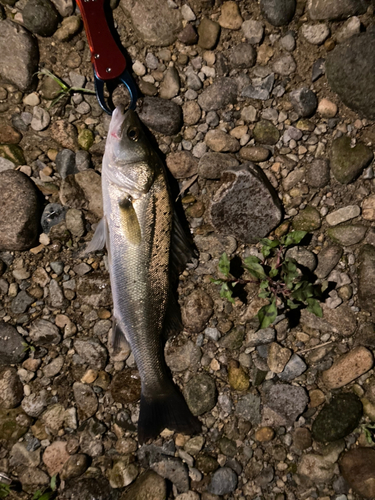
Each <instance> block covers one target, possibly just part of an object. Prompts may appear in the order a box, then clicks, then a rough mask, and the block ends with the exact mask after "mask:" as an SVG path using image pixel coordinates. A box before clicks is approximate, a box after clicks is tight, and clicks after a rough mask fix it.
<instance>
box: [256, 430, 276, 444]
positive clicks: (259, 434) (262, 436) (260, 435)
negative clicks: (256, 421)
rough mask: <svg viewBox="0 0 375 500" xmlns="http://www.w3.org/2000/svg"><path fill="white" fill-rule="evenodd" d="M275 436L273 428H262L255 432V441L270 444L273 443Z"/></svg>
mask: <svg viewBox="0 0 375 500" xmlns="http://www.w3.org/2000/svg"><path fill="white" fill-rule="evenodd" d="M274 435H275V431H274V430H273V429H272V427H260V429H258V430H257V431H256V432H255V439H256V441H259V442H261V443H268V442H269V441H272V439H273V438H274Z"/></svg>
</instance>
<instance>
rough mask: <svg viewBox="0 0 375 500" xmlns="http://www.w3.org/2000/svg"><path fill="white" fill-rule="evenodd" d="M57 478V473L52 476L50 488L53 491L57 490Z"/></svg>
mask: <svg viewBox="0 0 375 500" xmlns="http://www.w3.org/2000/svg"><path fill="white" fill-rule="evenodd" d="M56 478H57V475H56V474H54V475H53V476H52V477H51V482H50V484H49V486H50V488H51V490H52V491H55V489H56Z"/></svg>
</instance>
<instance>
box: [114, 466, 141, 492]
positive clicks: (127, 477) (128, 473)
mask: <svg viewBox="0 0 375 500" xmlns="http://www.w3.org/2000/svg"><path fill="white" fill-rule="evenodd" d="M138 472H139V470H138V467H137V466H136V465H135V464H134V463H130V464H129V461H128V459H125V460H121V459H120V460H117V461H116V463H115V465H114V466H113V468H112V470H111V471H110V473H109V484H110V485H111V487H112V488H124V487H125V486H129V484H131V483H132V482H133V481H134V480H135V478H136V477H137V476H138Z"/></svg>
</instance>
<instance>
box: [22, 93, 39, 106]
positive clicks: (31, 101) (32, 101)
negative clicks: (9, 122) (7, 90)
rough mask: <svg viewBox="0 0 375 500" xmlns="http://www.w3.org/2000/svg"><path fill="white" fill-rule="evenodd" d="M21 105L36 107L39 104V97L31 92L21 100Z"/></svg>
mask: <svg viewBox="0 0 375 500" xmlns="http://www.w3.org/2000/svg"><path fill="white" fill-rule="evenodd" d="M23 103H24V104H25V105H26V106H38V104H40V97H39V95H38V94H37V93H36V92H32V93H31V94H29V95H27V96H25V97H24V98H23Z"/></svg>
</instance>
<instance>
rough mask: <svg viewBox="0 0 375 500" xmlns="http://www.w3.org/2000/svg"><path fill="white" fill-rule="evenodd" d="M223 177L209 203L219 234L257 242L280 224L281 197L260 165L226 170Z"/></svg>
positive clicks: (213, 221) (214, 224)
mask: <svg viewBox="0 0 375 500" xmlns="http://www.w3.org/2000/svg"><path fill="white" fill-rule="evenodd" d="M222 181H223V183H222V185H221V187H220V188H219V189H218V190H217V192H216V193H215V195H214V197H213V199H212V204H211V207H210V218H211V222H212V224H213V226H214V227H215V228H216V229H217V231H218V232H219V233H220V234H224V235H231V236H234V237H235V238H236V239H238V240H240V241H242V242H244V243H255V242H256V241H258V239H259V238H263V237H265V236H266V235H267V234H268V233H269V232H270V231H271V230H272V229H273V228H274V227H275V226H277V225H278V224H279V222H280V220H281V208H280V203H279V199H278V197H277V194H276V193H275V191H274V189H273V188H272V186H271V185H270V184H269V181H268V179H267V178H266V176H265V175H264V174H263V172H262V171H261V169H260V168H259V167H256V165H254V164H251V163H247V164H243V165H241V167H238V169H236V170H234V169H233V170H231V171H227V172H225V173H224V174H223V176H222ZM248 214H252V217H251V218H250V217H249V216H248Z"/></svg>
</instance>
